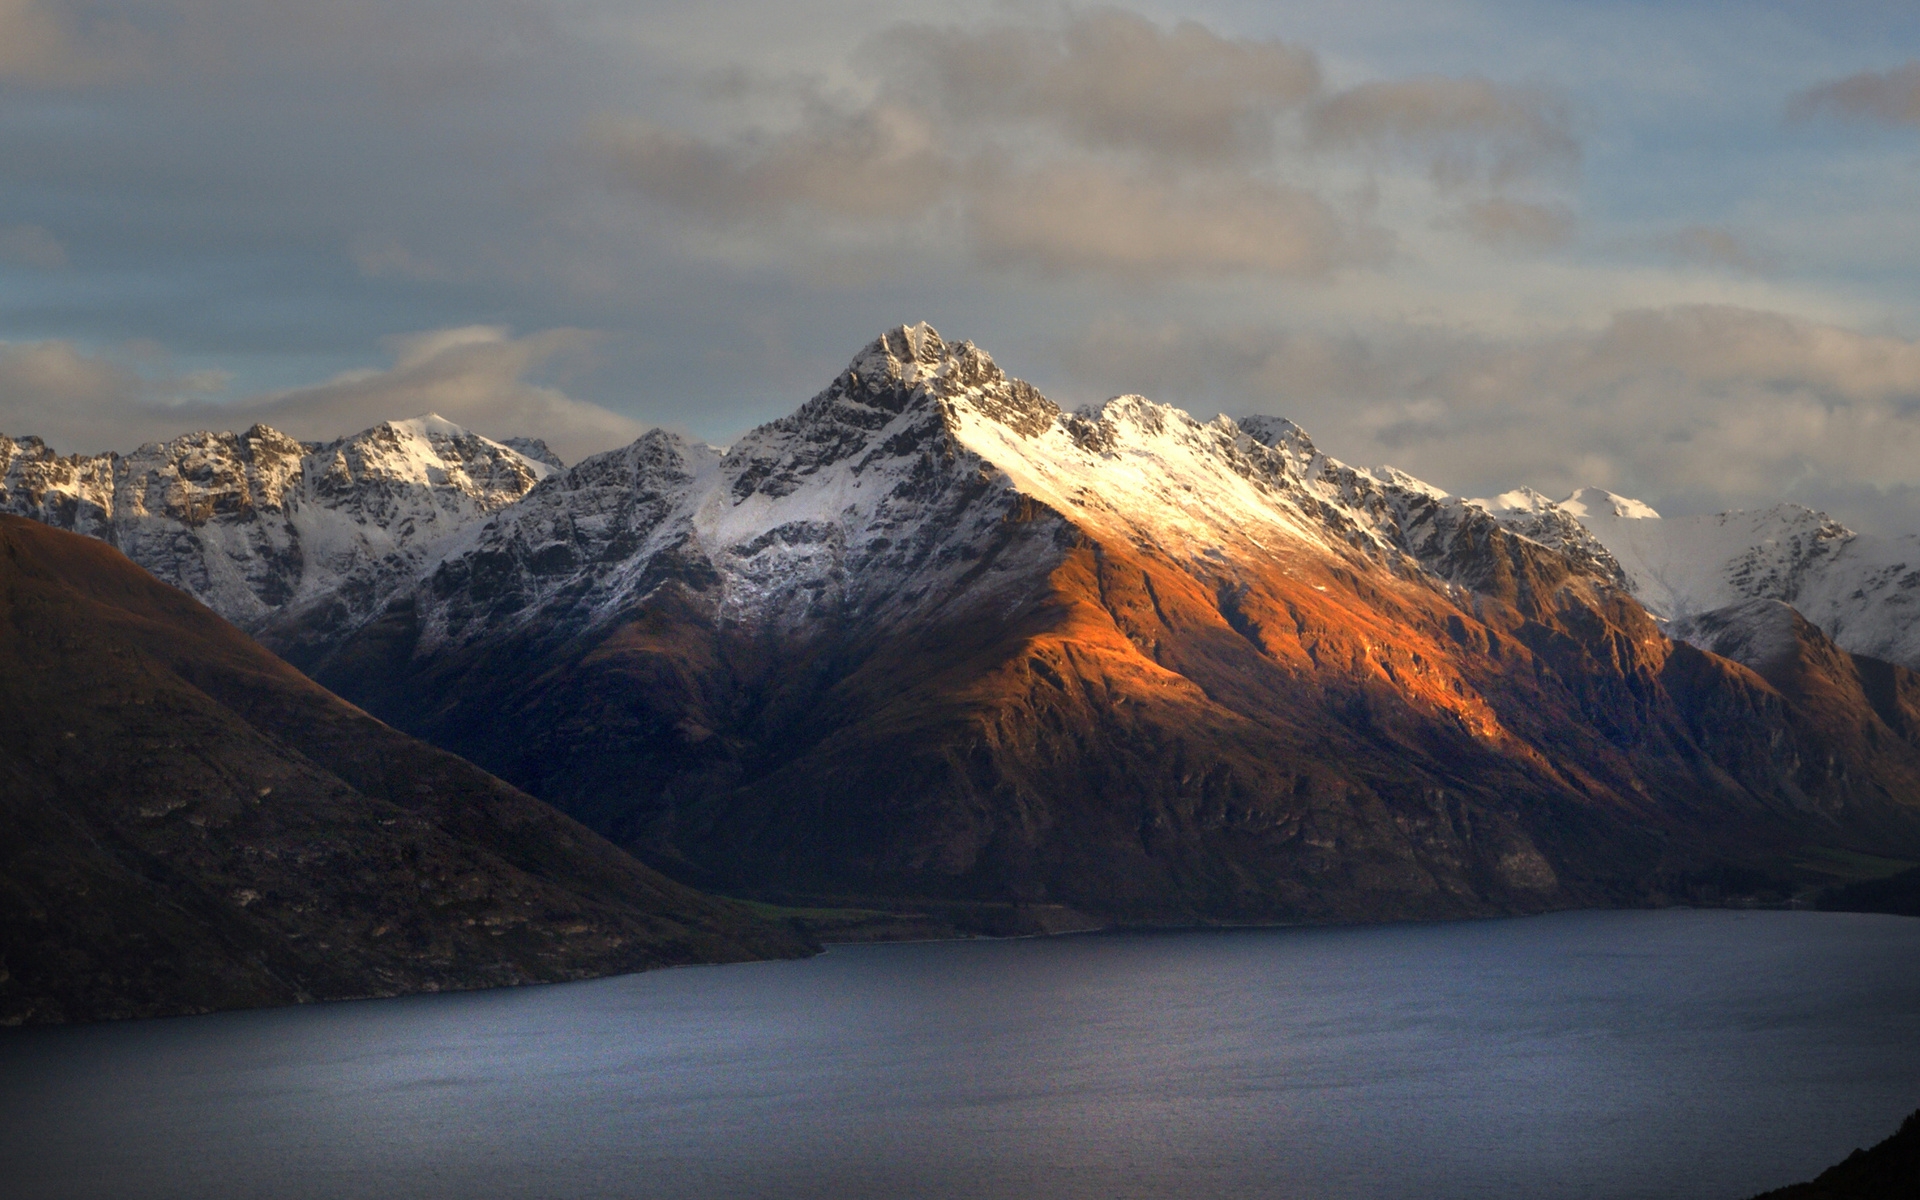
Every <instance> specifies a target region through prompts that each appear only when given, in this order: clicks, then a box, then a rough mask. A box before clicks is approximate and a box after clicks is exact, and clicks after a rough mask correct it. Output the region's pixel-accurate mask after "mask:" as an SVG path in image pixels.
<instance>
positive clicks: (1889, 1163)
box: [1753, 1112, 1920, 1200]
mask: <svg viewBox="0 0 1920 1200" xmlns="http://www.w3.org/2000/svg"><path fill="white" fill-rule="evenodd" d="M1916 1196H1920V1112H1916V1113H1914V1114H1913V1115H1912V1116H1910V1117H1908V1118H1907V1119H1906V1120H1905V1121H1902V1122H1901V1123H1900V1129H1899V1131H1898V1132H1896V1133H1895V1134H1894V1135H1893V1136H1892V1137H1890V1138H1888V1139H1887V1140H1886V1141H1884V1142H1881V1143H1880V1144H1879V1145H1877V1146H1875V1147H1874V1148H1873V1149H1871V1150H1855V1151H1854V1152H1853V1153H1852V1154H1849V1155H1848V1156H1847V1157H1846V1160H1845V1161H1843V1162H1841V1163H1840V1164H1838V1165H1837V1166H1833V1167H1829V1168H1828V1169H1827V1170H1825V1171H1822V1172H1821V1173H1820V1175H1819V1177H1818V1178H1816V1179H1814V1180H1812V1181H1811V1182H1809V1183H1797V1184H1794V1185H1793V1186H1792V1187H1783V1188H1777V1189H1775V1190H1774V1191H1771V1192H1763V1193H1762V1194H1760V1195H1758V1196H1755V1197H1753V1200H1914V1197H1916Z"/></svg>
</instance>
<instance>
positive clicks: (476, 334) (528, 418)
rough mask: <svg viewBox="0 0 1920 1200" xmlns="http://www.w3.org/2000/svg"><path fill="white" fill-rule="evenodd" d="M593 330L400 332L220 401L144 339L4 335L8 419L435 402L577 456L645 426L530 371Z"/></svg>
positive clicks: (154, 435) (363, 411) (210, 417)
mask: <svg viewBox="0 0 1920 1200" xmlns="http://www.w3.org/2000/svg"><path fill="white" fill-rule="evenodd" d="M589 340H590V338H589V336H588V335H587V334H584V333H582V332H580V331H578V330H567V329H556V330H548V331H546V332H543V333H537V334H532V335H530V336H527V337H518V338H516V337H513V336H511V335H510V334H509V333H508V332H507V331H506V330H504V329H500V328H497V327H490V326H474V327H469V328H462V329H444V330H437V331H434V332H431V333H422V334H413V335H409V336H406V337H401V338H395V339H392V340H391V349H392V351H393V354H394V362H393V364H392V365H391V366H390V367H387V368H384V369H369V370H360V371H352V372H346V373H343V374H341V375H339V376H336V377H335V378H333V379H330V380H328V381H326V382H324V383H320V384H316V385H313V386H310V387H303V388H295V389H290V390H287V391H282V392H276V393H269V394H265V395H258V396H252V397H249V398H247V399H244V400H240V401H237V402H228V403H220V402H217V401H215V400H214V399H213V398H211V397H210V396H209V395H208V394H207V393H208V392H209V391H211V390H214V388H215V386H216V385H217V384H218V383H220V382H221V381H220V380H210V379H206V378H204V377H202V376H199V375H194V374H184V375H183V374H169V373H165V372H163V371H162V372H156V371H153V370H143V369H141V367H142V364H141V363H140V361H139V360H140V357H141V355H140V353H139V352H138V350H135V351H133V352H126V353H117V354H116V353H88V352H85V351H82V350H80V349H78V348H77V347H75V346H73V345H72V344H70V343H65V342H44V343H36V344H30V345H0V431H4V432H6V433H8V434H11V435H14V436H20V435H23V434H34V435H37V436H39V437H42V438H45V439H46V440H47V441H48V443H50V444H51V445H53V446H55V447H57V448H59V449H61V450H62V451H84V452H98V451H101V450H110V449H118V450H126V449H130V448H131V447H132V446H133V445H136V444H138V443H140V442H143V441H153V440H160V439H165V438H169V437H173V436H175V435H177V434H180V433H185V432H189V431H192V430H197V429H242V428H245V427H246V426H248V425H251V424H253V423H254V422H256V421H261V422H265V423H266V424H268V425H271V426H273V427H274V428H276V429H279V430H281V431H282V432H285V433H289V434H292V435H293V436H295V437H299V438H306V439H313V440H324V439H328V438H333V437H338V436H341V435H343V434H347V433H353V432H357V431H358V430H361V429H365V428H367V427H369V426H372V425H377V424H379V423H380V422H381V421H386V420H392V419H395V418H398V417H407V416H417V415H420V414H423V413H427V412H437V413H439V414H440V415H441V416H443V417H446V418H447V419H448V420H451V421H454V422H457V423H459V424H462V425H466V426H468V427H469V428H472V429H474V430H475V431H476V432H479V433H482V434H486V435H488V436H490V437H498V438H505V437H519V436H531V437H541V438H544V439H546V441H547V443H548V444H549V445H550V446H552V447H553V449H554V450H555V452H557V453H558V454H560V456H561V457H563V458H565V459H567V460H568V461H573V460H575V459H578V458H581V457H584V456H586V455H588V454H593V453H597V452H598V451H601V450H608V449H612V448H614V447H616V446H621V445H625V444H626V443H628V442H631V441H632V440H633V439H634V438H636V437H638V436H639V435H640V434H641V433H643V432H644V431H645V430H646V428H647V427H646V426H645V425H643V424H641V423H640V422H638V421H634V420H632V419H631V418H628V417H624V416H621V415H620V414H618V413H614V412H610V411H608V410H606V409H604V408H600V407H598V406H597V405H593V404H588V403H585V402H583V401H580V400H576V399H573V398H571V397H569V396H567V395H566V394H565V393H563V392H561V391H559V390H558V389H556V388H552V387H547V386H542V385H539V384H536V383H532V382H530V381H529V380H528V379H527V376H528V375H529V374H530V373H532V372H533V371H535V370H536V369H538V368H540V367H541V366H542V365H544V364H547V363H550V362H552V361H553V360H555V359H557V358H561V357H563V356H566V355H570V354H575V353H578V352H579V351H580V350H582V349H583V348H584V347H585V346H586V344H587V343H588V342H589Z"/></svg>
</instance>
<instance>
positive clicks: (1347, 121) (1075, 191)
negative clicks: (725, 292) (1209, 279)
mask: <svg viewBox="0 0 1920 1200" xmlns="http://www.w3.org/2000/svg"><path fill="white" fill-rule="evenodd" d="M851 61H852V65H853V67H854V69H855V72H856V76H857V78H858V81H859V82H858V84H857V85H854V86H847V87H844V88H843V90H841V91H839V92H829V91H828V90H827V89H826V87H825V86H824V85H822V84H818V83H814V84H812V85H807V84H795V83H792V82H791V81H790V82H789V83H788V84H787V85H785V86H784V87H783V88H780V89H776V90H777V91H779V92H780V93H781V94H782V99H783V103H781V104H780V105H779V106H778V111H779V112H780V113H781V114H782V116H783V117H784V118H785V119H784V121H783V122H782V123H781V124H780V125H779V126H778V127H777V128H774V129H770V130H769V129H757V130H753V131H750V132H744V133H742V134H740V135H738V136H735V137H734V138H731V139H728V138H718V139H716V138H712V137H702V136H695V135H692V134H688V133H684V132H678V131H675V130H670V129H667V128H664V127H662V126H660V125H657V124H654V123H651V122H645V121H639V120H627V121H617V120H607V121H602V122H600V123H599V124H598V126H597V127H596V128H595V130H594V133H593V135H592V138H591V142H592V145H593V147H594V149H595V151H596V152H597V153H598V154H599V155H600V156H601V158H602V161H603V163H604V164H605V165H606V166H607V168H608V169H609V171H610V174H611V175H612V177H613V178H615V179H616V180H617V181H619V182H620V183H621V184H622V185H623V186H625V187H627V188H630V189H632V190H633V191H636V192H638V193H639V194H641V195H643V196H645V197H647V198H648V199H650V200H652V201H655V202H657V203H659V204H662V205H664V206H666V207H668V208H670V209H673V210H677V211H678V213H679V214H680V215H681V216H682V218H684V219H687V220H691V221H694V222H697V223H700V224H703V225H706V226H708V227H709V228H715V229H721V230H726V231H730V232H744V233H746V234H748V235H749V236H751V237H758V238H759V239H761V241H762V242H763V244H767V245H771V246H778V247H779V250H780V251H781V252H785V253H788V254H792V255H796V256H799V255H802V254H804V252H805V249H806V248H807V247H809V246H812V245H817V244H820V243H822V242H829V241H831V244H833V245H834V246H836V247H837V248H844V247H846V246H847V245H848V244H854V245H864V246H866V247H868V248H879V247H897V246H899V245H901V244H903V242H904V241H905V240H911V238H918V239H920V240H921V241H922V242H923V244H924V243H927V242H931V243H933V244H936V245H938V246H940V247H942V248H944V247H946V246H949V245H958V246H962V247H967V248H970V250H971V251H972V253H973V255H974V257H975V260H976V261H977V262H979V263H980V264H982V265H985V266H987V267H990V268H995V269H1001V270H1008V269H1032V270H1036V271H1038V272H1040V273H1043V274H1048V275H1055V276H1061V275H1083V276H1102V275H1105V276H1120V277H1124V278H1127V279H1129V280H1131V281H1134V282H1142V281H1148V280H1155V279H1172V278H1182V277H1204V276H1225V275H1247V274H1252V275H1267V276H1274V277H1282V278H1305V279H1317V280H1323V279H1326V278H1328V277H1330V276H1332V275H1334V274H1336V273H1337V272H1339V271H1340V270H1342V269H1343V268H1348V267H1355V266H1362V265H1375V264H1378V263H1381V262H1383V261H1384V260H1385V259H1386V258H1387V256H1388V251H1389V249H1390V248H1391V247H1392V245H1393V238H1392V236H1391V234H1389V233H1388V232H1387V231H1386V230H1384V229H1381V228H1379V227H1378V226H1377V225H1376V224H1375V223H1374V214H1375V212H1376V211H1377V210H1376V209H1375V207H1374V206H1372V205H1370V204H1368V203H1366V202H1364V201H1356V200H1355V199H1354V198H1353V197H1355V196H1360V195H1366V194H1370V193H1369V192H1368V189H1366V188H1364V187H1363V188H1361V189H1358V191H1355V190H1354V189H1353V188H1352V186H1351V184H1352V180H1351V178H1350V172H1349V177H1346V178H1344V179H1343V181H1342V183H1341V184H1340V185H1339V186H1340V188H1342V189H1344V190H1341V191H1336V190H1335V189H1334V185H1333V184H1332V183H1331V178H1332V176H1338V175H1339V174H1340V172H1339V170H1338V169H1337V168H1336V169H1335V170H1334V171H1333V172H1332V176H1330V175H1329V172H1328V170H1327V166H1328V160H1329V159H1330V158H1338V157H1339V156H1340V155H1342V154H1346V153H1348V152H1352V151H1356V150H1357V151H1366V152H1377V151H1381V150H1386V151H1391V152H1398V151H1401V150H1404V149H1409V148H1411V149H1413V150H1415V151H1417V153H1418V155H1419V156H1420V157H1421V161H1422V162H1423V164H1424V165H1425V166H1426V167H1427V168H1428V170H1429V172H1430V173H1431V175H1432V177H1433V179H1434V180H1435V181H1436V182H1437V183H1439V184H1440V185H1441V186H1442V187H1443V188H1444V189H1445V190H1446V191H1448V192H1449V193H1451V194H1452V200H1451V202H1452V203H1453V204H1454V206H1455V208H1456V212H1455V214H1454V216H1453V217H1452V220H1451V225H1452V226H1453V227H1456V228H1462V229H1465V230H1466V231H1467V232H1468V233H1469V234H1470V235H1471V236H1473V237H1475V238H1476V239H1477V240H1479V241H1481V242H1482V243H1484V244H1488V245H1493V246H1498V247H1501V248H1505V249H1515V248H1519V249H1540V248H1545V247H1550V246H1555V245H1560V244H1564V243H1565V242H1566V241H1567V240H1569V238H1570V237H1571V230H1572V225H1573V215H1572V210H1571V209H1570V208H1569V207H1568V206H1567V205H1565V204H1563V203H1560V202H1558V201H1555V200H1552V199H1551V198H1547V199H1539V198H1533V199H1517V198H1513V197H1510V196H1507V195H1505V194H1504V190H1505V189H1506V188H1508V186H1509V185H1511V184H1513V183H1515V182H1516V181H1520V180H1523V179H1528V180H1531V179H1535V178H1536V177H1545V176H1548V175H1551V174H1553V172H1555V171H1557V170H1560V169H1562V168H1564V167H1567V166H1569V165H1571V164H1573V163H1577V161H1578V158H1579V146H1578V143H1577V141H1576V140H1575V139H1574V137H1573V135H1572V133H1571V131H1570V121H1569V119H1568V116H1567V111H1566V106H1565V105H1564V104H1563V103H1561V102H1560V101H1559V100H1557V99H1556V98H1555V97H1554V96H1553V95H1552V94H1550V93H1549V92H1547V91H1544V90H1542V89H1538V88H1514V87H1506V86H1503V85H1499V84H1495V83H1491V82H1488V81H1486V80H1483V79H1447V78H1440V77H1422V78H1419V79H1414V80H1406V81H1385V82H1378V83H1371V84H1364V85H1362V86H1360V87H1357V88H1353V89H1350V90H1348V91H1346V92H1342V93H1339V94H1337V95H1333V96H1327V95H1325V94H1324V87H1323V81H1322V77H1321V70H1320V64H1319V60H1318V57H1317V56H1316V55H1315V53H1314V52H1313V51H1312V50H1310V49H1307V48H1304V47H1300V46H1296V45H1292V44H1289V43H1287V42H1283V41H1278V40H1273V39H1255V38H1230V37H1225V36H1222V35H1220V34H1218V33H1215V32H1213V31H1212V30H1210V29H1208V28H1206V27H1205V26H1203V25H1200V24H1198V23H1195V22H1192V21H1183V22H1180V23H1178V24H1175V25H1172V26H1162V25H1159V24H1156V23H1155V22H1153V21H1150V20H1148V19H1147V18H1145V17H1142V16H1139V15H1137V14H1134V13H1130V12H1124V11H1121V10H1117V9H1098V10H1093V11H1074V10H1067V11H1066V12H1064V13H1063V14H1062V15H1061V16H1060V17H1059V18H1058V19H1057V20H1056V21H1055V22H1054V23H1052V24H1023V23H1008V22H1000V23H992V24H985V25H978V26H965V27H963V26H952V25H941V26H936V25H927V24H916V23H902V24H898V25H894V26H891V27H889V28H887V29H885V30H883V31H881V32H880V33H879V34H877V35H875V36H874V37H873V38H872V39H871V40H870V41H868V42H867V43H866V44H864V45H863V46H862V47H861V48H860V50H859V51H858V53H857V54H856V55H855V56H854V57H853V59H852V60H851ZM714 93H715V94H716V95H719V96H723V97H726V98H730V99H732V100H734V101H739V100H741V99H742V98H744V97H749V96H751V95H752V94H754V89H753V88H752V87H751V86H750V85H749V83H748V82H747V81H746V80H745V79H744V78H743V77H742V76H741V74H740V73H738V72H735V73H733V74H730V75H725V76H724V77H723V78H722V79H721V80H720V82H719V84H718V85H717V86H716V88H715V89H714ZM1303 121H1304V123H1305V128H1306V130H1307V132H1308V134H1309V135H1310V137H1309V140H1310V141H1311V143H1312V145H1313V146H1314V147H1315V148H1316V151H1315V153H1313V154H1305V153H1303V148H1302V145H1301V142H1300V128H1301V123H1302V122H1303ZM1462 193H1464V194H1462ZM1475 193H1486V194H1482V195H1476V194H1475ZM1335 197H1339V198H1338V199H1335ZM849 235H850V237H849ZM833 239H838V240H833Z"/></svg>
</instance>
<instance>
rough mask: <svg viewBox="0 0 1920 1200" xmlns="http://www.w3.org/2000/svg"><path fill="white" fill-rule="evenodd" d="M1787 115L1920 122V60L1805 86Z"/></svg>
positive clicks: (1793, 116)
mask: <svg viewBox="0 0 1920 1200" xmlns="http://www.w3.org/2000/svg"><path fill="white" fill-rule="evenodd" d="M1787 116H1788V117H1789V118H1791V119H1795V120H1808V119H1811V118H1814V117H1838V118H1843V119H1849V120H1856V121H1876V122H1881V123H1884V124H1890V125H1920V62H1910V63H1907V64H1905V65H1904V66H1899V67H1894V68H1893V69H1891V70H1887V71H1861V72H1860V73H1858V74H1855V75H1848V76H1847V77H1845V78H1844V79H1835V80H1833V81H1831V82H1829V83H1823V84H1820V85H1819V86H1817V87H1812V88H1808V89H1807V90H1806V91H1804V92H1800V93H1798V94H1796V95H1795V96H1794V97H1793V99H1792V100H1790V101H1788V103H1787Z"/></svg>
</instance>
